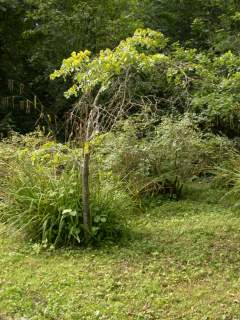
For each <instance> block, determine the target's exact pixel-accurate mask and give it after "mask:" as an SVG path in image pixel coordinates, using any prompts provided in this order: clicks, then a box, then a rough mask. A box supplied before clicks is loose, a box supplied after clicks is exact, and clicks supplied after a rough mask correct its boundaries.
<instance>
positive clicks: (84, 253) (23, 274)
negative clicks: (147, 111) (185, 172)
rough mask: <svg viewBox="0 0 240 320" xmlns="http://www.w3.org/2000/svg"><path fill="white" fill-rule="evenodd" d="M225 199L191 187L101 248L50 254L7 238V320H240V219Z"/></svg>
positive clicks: (1, 295)
mask: <svg viewBox="0 0 240 320" xmlns="http://www.w3.org/2000/svg"><path fill="white" fill-rule="evenodd" d="M193 190H194V191H193ZM219 197H221V193H220V194H219V193H218V192H216V191H212V190H211V189H209V188H208V186H207V185H206V184H204V185H202V184H200V185H195V186H193V185H192V186H191V192H190V193H188V196H187V198H186V199H182V200H179V201H178V202H176V201H174V202H173V201H166V200H165V201H163V202H162V204H161V205H160V206H159V205H158V206H155V207H154V208H152V209H148V210H147V212H144V213H142V214H139V212H138V213H137V214H135V215H132V216H131V217H130V218H129V221H128V222H129V224H130V226H131V230H132V234H131V238H127V239H125V240H123V239H122V241H121V242H119V243H118V244H115V245H114V244H112V243H106V242H105V243H104V244H103V245H102V246H101V247H100V248H98V249H92V248H89V249H87V250H86V249H85V250H56V251H51V249H48V250H46V249H44V246H41V245H37V244H27V243H26V242H25V241H23V240H22V239H21V238H19V237H18V238H16V237H13V236H7V235H6V234H4V233H2V232H1V237H0V253H1V259H0V266H1V275H0V281H1V290H0V310H1V318H2V319H21V318H25V319H37V320H41V319H64V320H65V319H79V318H80V319H86V320H88V319H89V320H93V319H111V320H113V319H114V320H115V319H116V320H122V319H189V320H190V319H196V320H198V319H216V320H217V319H238V317H239V312H240V301H239V267H240V256H239V250H238V248H239V241H240V238H239V237H240V233H239V230H240V223H239V216H238V214H236V213H234V212H232V211H231V210H230V209H227V208H225V207H224V206H223V205H222V204H219V203H217V199H218V198H219ZM4 228H5V227H4V226H2V225H1V231H3V230H4ZM86 270H87V272H86Z"/></svg>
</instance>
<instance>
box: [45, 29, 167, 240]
mask: <svg viewBox="0 0 240 320" xmlns="http://www.w3.org/2000/svg"><path fill="white" fill-rule="evenodd" d="M166 44H167V39H166V38H165V37H164V36H163V34H162V33H160V32H156V31H153V30H151V29H138V30H137V31H136V32H135V33H134V35H133V37H130V38H127V39H126V40H123V41H121V42H120V44H119V45H118V46H117V47H116V48H115V49H114V50H110V49H106V50H102V51H100V52H99V54H98V55H96V56H95V57H92V56H91V53H90V51H88V50H85V51H80V52H79V53H76V52H73V53H72V55H71V57H70V58H68V59H65V60H63V63H62V66H61V68H60V69H59V70H56V71H55V72H54V73H53V74H52V75H51V79H55V78H58V77H63V78H64V79H66V78H68V77H71V78H72V81H73V85H72V86H71V87H70V88H69V89H68V91H66V92H65V97H66V98H69V97H71V96H75V97H78V103H77V104H76V105H75V106H74V107H73V110H72V112H71V114H70V117H71V119H73V121H74V122H75V124H76V126H77V130H78V132H79V134H80V138H81V145H82V147H83V166H82V189H83V225H84V229H85V238H86V239H89V237H90V236H91V213H90V192H89V190H90V189H89V163H90V152H91V142H92V141H93V138H94V137H95V135H96V134H98V133H99V132H103V131H104V130H110V129H111V128H113V126H114V124H115V123H116V122H117V121H118V120H119V119H120V118H122V117H127V116H128V115H129V111H130V110H132V109H133V108H135V110H136V108H140V107H141V106H142V104H141V102H139V95H141V92H139V91H138V89H139V84H140V83H141V81H143V80H142V79H146V78H148V79H149V78H151V77H152V76H153V74H154V70H155V68H156V65H158V64H162V63H165V62H166V60H167V57H166V56H165V55H164V54H162V53H160V52H161V50H162V49H164V48H165V47H166ZM140 88H141V86H140ZM137 96H138V98H137ZM140 98H141V97H140ZM140 100H141V99H140Z"/></svg>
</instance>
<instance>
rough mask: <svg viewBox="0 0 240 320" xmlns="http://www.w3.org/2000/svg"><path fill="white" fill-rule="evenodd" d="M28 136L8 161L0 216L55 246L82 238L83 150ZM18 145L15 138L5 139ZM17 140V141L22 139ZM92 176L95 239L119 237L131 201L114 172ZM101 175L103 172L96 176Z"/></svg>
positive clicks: (75, 242)
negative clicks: (7, 172)
mask: <svg viewBox="0 0 240 320" xmlns="http://www.w3.org/2000/svg"><path fill="white" fill-rule="evenodd" d="M28 138H29V137H27V138H24V139H23V141H22V143H21V145H22V147H21V148H19V150H18V151H17V152H16V153H15V156H14V157H13V158H10V159H8V160H7V161H9V164H8V166H9V172H10V173H11V174H9V175H8V176H6V177H5V178H6V179H5V183H4V188H5V191H4V199H3V206H2V209H1V218H2V220H3V221H4V222H6V223H8V224H10V225H12V226H13V227H14V228H15V229H17V230H21V231H24V234H25V235H26V236H27V238H28V239H32V240H33V241H44V242H48V243H49V244H54V245H57V246H59V245H71V244H78V243H82V242H83V226H82V190H81V157H80V150H78V149H71V148H69V147H68V146H66V145H62V144H58V143H56V142H54V141H48V142H46V141H44V142H43V143H42V141H41V139H36V141H35V142H34V143H33V141H32V139H30V140H31V143H30V144H29V140H28ZM6 145H7V147H8V148H12V150H15V151H16V149H15V146H13V144H12V143H10V144H5V146H6ZM18 145H19V141H18ZM2 161H4V162H6V159H3V160H2ZM96 176H97V175H95V177H92V179H93V180H94V181H92V183H91V185H92V190H91V195H92V197H91V212H92V216H93V225H92V240H93V241H94V240H97V241H100V240H101V239H103V238H111V239H113V238H115V237H117V236H119V233H120V231H121V230H122V228H123V226H124V225H125V221H124V216H125V214H126V213H127V212H129V211H130V210H131V209H132V202H131V200H130V198H129V197H128V196H127V194H126V193H125V192H123V191H122V189H121V187H120V186H119V185H118V184H117V185H116V184H115V186H114V187H113V183H112V182H111V180H112V178H111V177H109V176H108V177H106V176H102V177H101V179H100V178H99V177H98V179H97V178H96ZM98 176H100V175H98Z"/></svg>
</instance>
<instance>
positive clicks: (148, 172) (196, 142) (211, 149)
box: [98, 115, 233, 198]
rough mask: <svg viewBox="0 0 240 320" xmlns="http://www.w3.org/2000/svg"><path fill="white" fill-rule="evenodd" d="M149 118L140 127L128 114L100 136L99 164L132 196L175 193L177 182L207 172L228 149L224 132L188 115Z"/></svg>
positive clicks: (178, 189) (179, 186)
mask: <svg viewBox="0 0 240 320" xmlns="http://www.w3.org/2000/svg"><path fill="white" fill-rule="evenodd" d="M152 122H154V121H150V122H149V123H150V125H149V126H148V125H147V124H146V123H145V125H144V128H143V124H142V122H141V123H140V124H139V121H138V119H136V118H132V119H130V120H128V121H126V122H124V124H123V125H122V127H121V130H118V131H117V132H115V133H109V134H106V135H105V136H104V137H103V146H102V149H101V150H102V151H101V152H102V155H103V156H102V159H101V160H102V163H103V164H102V165H103V168H104V169H105V170H110V171H112V172H113V173H114V175H118V176H119V177H120V178H121V179H123V180H124V181H125V182H126V184H127V188H128V189H129V190H130V192H131V193H132V194H133V195H134V196H135V197H136V196H149V195H150V196H155V195H159V194H165V195H169V196H170V198H173V197H175V198H178V197H179V196H180V195H181V192H182V187H183V184H186V183H188V182H189V181H192V180H193V179H196V178H199V177H201V176H204V175H213V174H212V171H213V168H214V167H215V166H216V165H218V164H219V163H220V162H221V161H223V160H224V159H227V158H228V152H229V150H231V149H233V144H232V143H231V142H230V141H229V140H228V139H227V138H223V137H219V136H214V135H213V134H204V133H203V132H201V131H200V130H199V129H198V128H197V126H196V125H195V124H194V122H193V121H192V120H191V118H190V116H189V115H185V116H184V117H180V118H169V117H165V118H163V119H162V122H161V123H160V124H158V125H155V126H153V125H152ZM98 153H99V150H98ZM106 155H107V157H106ZM104 159H105V160H104Z"/></svg>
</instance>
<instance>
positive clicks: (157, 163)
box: [0, 116, 240, 247]
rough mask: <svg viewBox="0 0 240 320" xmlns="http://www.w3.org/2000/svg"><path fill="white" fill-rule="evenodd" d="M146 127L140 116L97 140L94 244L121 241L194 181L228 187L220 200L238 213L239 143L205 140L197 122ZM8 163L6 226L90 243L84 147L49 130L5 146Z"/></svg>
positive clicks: (55, 240) (43, 239)
mask: <svg viewBox="0 0 240 320" xmlns="http://www.w3.org/2000/svg"><path fill="white" fill-rule="evenodd" d="M141 123H142V122H139V118H138V117H133V118H132V119H129V120H128V121H125V122H123V123H120V124H119V127H118V129H116V130H114V131H112V132H111V133H106V134H103V135H99V136H97V137H96V138H95V139H94V140H93V142H92V161H91V175H90V186H91V189H90V191H91V199H90V204H91V215H92V227H91V243H92V244H94V243H95V244H97V243H99V242H100V241H101V240H103V239H109V240H117V239H119V238H120V237H121V236H122V235H123V234H124V233H125V232H126V231H127V229H128V228H127V220H128V219H129V217H130V216H131V215H132V214H133V213H134V212H135V213H136V212H141V211H146V210H147V208H148V207H149V205H153V204H154V203H155V204H157V203H161V201H164V199H165V201H167V200H168V199H170V200H173V201H176V200H179V199H180V198H181V197H186V196H187V194H188V193H189V190H190V193H191V184H192V183H193V182H194V181H196V182H197V181H201V180H203V181H208V183H209V185H211V187H212V188H213V189H214V188H217V186H218V185H219V183H220V184H221V187H222V188H225V190H226V191H225V193H226V195H225V197H223V195H222V196H221V197H219V199H218V200H219V201H223V202H225V204H228V205H231V204H233V205H234V204H235V207H236V208H237V207H238V201H237V198H238V194H239V193H238V192H239V173H238V163H239V161H240V160H239V154H238V152H237V149H236V148H235V146H234V144H233V142H231V141H230V140H228V139H227V138H223V137H220V136H214V135H212V134H204V133H203V132H201V131H200V130H199V129H198V128H197V126H196V125H195V124H194V122H193V121H192V120H191V118H190V117H189V116H185V117H183V118H180V119H177V118H175V119H174V118H165V119H164V120H163V121H162V122H161V123H160V124H158V125H157V126H154V127H151V122H149V126H147V127H146V126H145V128H143V127H142V125H141ZM140 134H141V135H143V136H139V135H140ZM0 159H1V160H0V161H1V176H2V179H1V186H0V187H1V193H0V194H1V207H0V210H1V211H0V212H1V221H2V222H3V223H6V224H7V225H8V227H9V230H12V231H13V232H16V231H18V232H20V233H22V234H23V235H24V236H25V237H26V238H27V239H28V240H31V241H33V242H39V243H45V245H47V246H54V247H56V246H72V245H79V244H80V245H82V244H86V242H84V227H83V221H82V220H83V216H82V215H83V213H82V212H83V209H82V179H81V175H82V167H81V163H82V153H81V149H80V148H79V147H74V146H71V145H70V144H60V143H57V142H55V141H54V140H53V139H51V137H47V136H44V135H43V134H42V133H41V132H37V133H34V134H30V135H27V136H20V135H16V134H14V135H12V137H11V138H9V139H7V140H5V141H3V142H2V143H1V147H0ZM229 188H230V189H229ZM230 196H231V197H230ZM230 198H231V201H230ZM226 199H228V200H226ZM159 201H160V202H159ZM129 232H130V233H131V230H129V229H128V233H129Z"/></svg>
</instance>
